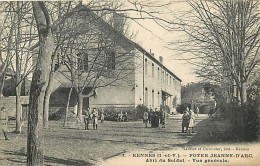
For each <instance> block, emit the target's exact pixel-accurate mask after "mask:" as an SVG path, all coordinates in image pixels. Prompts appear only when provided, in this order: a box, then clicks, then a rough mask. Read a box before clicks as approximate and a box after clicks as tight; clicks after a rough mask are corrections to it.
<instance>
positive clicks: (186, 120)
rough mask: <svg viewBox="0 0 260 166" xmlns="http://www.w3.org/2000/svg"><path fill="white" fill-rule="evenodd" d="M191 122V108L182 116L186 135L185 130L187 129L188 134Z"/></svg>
mask: <svg viewBox="0 0 260 166" xmlns="http://www.w3.org/2000/svg"><path fill="white" fill-rule="evenodd" d="M189 120H190V114H189V108H188V107H187V109H186V110H185V111H184V112H183V115H182V133H184V128H186V133H187V131H188V128H189Z"/></svg>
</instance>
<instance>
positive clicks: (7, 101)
mask: <svg viewBox="0 0 260 166" xmlns="http://www.w3.org/2000/svg"><path fill="white" fill-rule="evenodd" d="M15 99H16V97H15V96H9V97H0V107H5V109H6V112H7V116H12V117H15V112H16V101H15ZM21 104H22V105H23V107H25V108H26V107H27V106H28V104H29V96H21Z"/></svg>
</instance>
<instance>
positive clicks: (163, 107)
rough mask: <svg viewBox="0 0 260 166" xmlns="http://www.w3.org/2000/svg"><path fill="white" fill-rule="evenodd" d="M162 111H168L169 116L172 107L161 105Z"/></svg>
mask: <svg viewBox="0 0 260 166" xmlns="http://www.w3.org/2000/svg"><path fill="white" fill-rule="evenodd" d="M160 110H164V111H166V112H167V113H168V114H170V113H171V110H170V107H169V106H168V105H160Z"/></svg>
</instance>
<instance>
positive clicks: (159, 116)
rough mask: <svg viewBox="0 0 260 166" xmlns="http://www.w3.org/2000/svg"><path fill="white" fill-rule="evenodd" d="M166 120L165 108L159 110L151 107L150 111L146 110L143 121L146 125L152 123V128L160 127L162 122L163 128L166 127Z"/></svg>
mask: <svg viewBox="0 0 260 166" xmlns="http://www.w3.org/2000/svg"><path fill="white" fill-rule="evenodd" d="M165 122H166V112H165V111H164V110H162V109H161V110H160V111H158V110H157V109H156V108H155V110H153V109H150V111H149V112H144V114H143V123H144V124H145V127H148V126H147V124H148V123H149V124H151V127H152V128H156V127H159V124H162V128H165Z"/></svg>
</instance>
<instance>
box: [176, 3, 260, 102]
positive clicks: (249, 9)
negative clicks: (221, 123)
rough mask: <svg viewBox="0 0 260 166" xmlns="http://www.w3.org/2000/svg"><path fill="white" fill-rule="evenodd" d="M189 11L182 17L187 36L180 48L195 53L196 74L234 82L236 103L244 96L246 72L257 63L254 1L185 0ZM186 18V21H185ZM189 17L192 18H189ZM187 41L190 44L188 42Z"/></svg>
mask: <svg viewBox="0 0 260 166" xmlns="http://www.w3.org/2000/svg"><path fill="white" fill-rule="evenodd" d="M188 3H189V5H190V6H191V7H192V12H191V15H189V17H187V18H188V19H187V20H182V24H183V27H182V30H183V31H184V32H185V33H186V34H188V36H189V38H188V39H187V40H186V41H183V42H182V44H186V46H189V48H187V47H185V48H187V49H185V48H184V49H182V50H181V51H183V52H188V51H189V52H191V53H193V55H195V56H194V57H193V58H192V61H193V63H195V64H197V65H198V68H199V70H197V74H198V75H199V76H201V77H203V78H206V79H208V80H213V81H216V82H223V79H224V78H225V77H226V78H228V79H229V84H230V85H233V84H235V86H236V90H237V94H238V95H237V97H238V100H239V101H240V104H242V105H243V104H244V103H245V102H246V100H247V98H246V86H247V83H248V78H249V77H250V74H251V73H252V71H253V70H254V69H255V66H256V65H257V64H258V63H259V61H260V59H259V41H260V40H259V39H260V38H259V34H260V33H259V32H260V26H259V25H260V24H259V14H258V11H257V8H258V6H259V4H258V2H257V1H249V0H239V1H233V0H232V1H226V0H224V1H189V2H188ZM188 20H189V22H188ZM190 20H192V21H190ZM188 43H190V44H188Z"/></svg>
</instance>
